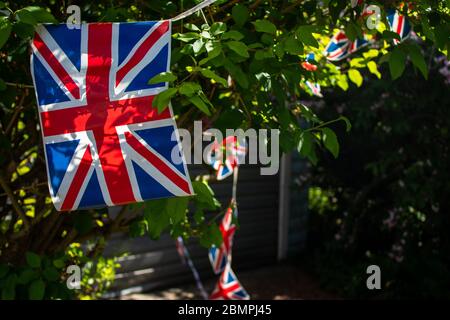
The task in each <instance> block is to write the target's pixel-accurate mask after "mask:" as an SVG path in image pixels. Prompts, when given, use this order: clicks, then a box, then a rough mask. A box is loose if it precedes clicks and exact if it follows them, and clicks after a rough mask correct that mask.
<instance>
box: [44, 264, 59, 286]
mask: <svg viewBox="0 0 450 320" xmlns="http://www.w3.org/2000/svg"><path fill="white" fill-rule="evenodd" d="M42 274H43V275H44V277H45V279H46V280H48V281H51V282H55V281H56V280H58V279H59V272H58V270H56V269H55V268H54V267H52V266H49V267H47V268H45V269H44V271H43V272H42Z"/></svg>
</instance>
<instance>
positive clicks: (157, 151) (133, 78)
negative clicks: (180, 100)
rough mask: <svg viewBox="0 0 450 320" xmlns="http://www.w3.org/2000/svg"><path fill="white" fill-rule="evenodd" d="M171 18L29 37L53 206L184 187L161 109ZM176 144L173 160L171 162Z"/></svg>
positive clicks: (178, 192) (183, 191)
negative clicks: (158, 99)
mask: <svg viewBox="0 0 450 320" xmlns="http://www.w3.org/2000/svg"><path fill="white" fill-rule="evenodd" d="M170 37H171V23H170V21H159V22H135V23H89V24H82V25H81V28H80V29H68V28H67V26H66V25H65V24H60V25H40V26H38V27H37V28H36V32H35V35H34V39H33V41H32V43H31V47H32V55H31V72H32V75H33V81H34V85H35V91H36V98H37V102H38V110H39V115H40V121H41V129H42V135H43V142H44V151H45V154H46V159H47V174H48V180H49V189H50V194H51V197H52V200H53V203H54V205H55V207H56V209H57V210H61V211H65V210H74V209H79V208H89V207H102V206H112V205H121V204H126V203H132V202H137V201H143V200H147V199H154V198H165V197H172V196H187V195H190V194H192V193H193V191H192V186H191V182H190V179H189V174H188V171H187V168H186V163H185V161H184V159H182V152H181V145H180V141H179V137H178V134H177V129H176V123H175V121H174V119H173V115H172V109H171V107H170V106H168V108H166V109H165V110H164V111H163V112H161V113H160V114H158V112H157V110H156V109H154V108H153V107H152V101H153V99H154V97H155V95H157V94H158V93H160V92H162V91H164V90H166V89H167V83H158V84H148V80H149V79H151V78H152V77H154V76H155V75H157V74H159V73H161V72H164V71H168V70H169V67H170ZM173 150H175V151H176V152H178V153H179V155H180V158H181V159H182V160H181V161H180V159H172V157H171V153H172V151H173Z"/></svg>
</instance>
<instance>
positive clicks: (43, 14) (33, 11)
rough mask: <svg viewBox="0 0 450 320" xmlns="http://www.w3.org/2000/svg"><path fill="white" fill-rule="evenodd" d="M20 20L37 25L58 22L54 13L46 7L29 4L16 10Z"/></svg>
mask: <svg viewBox="0 0 450 320" xmlns="http://www.w3.org/2000/svg"><path fill="white" fill-rule="evenodd" d="M15 15H16V18H17V19H18V21H21V22H23V23H27V24H31V25H36V24H38V23H57V22H58V21H57V20H56V19H55V17H53V15H52V14H51V13H50V12H48V11H47V10H45V9H44V8H41V7H37V6H29V7H25V8H22V9H20V10H18V11H16V12H15Z"/></svg>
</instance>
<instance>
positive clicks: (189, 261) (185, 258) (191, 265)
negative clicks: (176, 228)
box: [176, 237, 208, 300]
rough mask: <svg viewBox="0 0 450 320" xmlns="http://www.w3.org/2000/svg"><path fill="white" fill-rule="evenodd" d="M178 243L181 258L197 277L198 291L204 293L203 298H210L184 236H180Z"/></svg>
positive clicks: (195, 277)
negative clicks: (185, 243)
mask: <svg viewBox="0 0 450 320" xmlns="http://www.w3.org/2000/svg"><path fill="white" fill-rule="evenodd" d="M176 245H177V249H178V250H177V251H178V254H179V255H180V258H181V259H182V260H183V262H184V263H185V264H187V265H188V266H189V268H190V269H191V272H192V275H193V276H194V279H195V284H196V285H197V289H198V291H200V294H201V295H202V298H203V299H204V300H208V294H207V293H206V290H205V288H204V287H203V283H202V280H201V279H200V275H199V274H198V271H197V268H195V265H194V262H193V261H192V259H191V255H190V254H189V251H188V249H187V248H186V246H185V245H184V241H183V238H182V237H178V238H177V240H176Z"/></svg>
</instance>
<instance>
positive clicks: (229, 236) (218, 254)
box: [208, 206, 237, 274]
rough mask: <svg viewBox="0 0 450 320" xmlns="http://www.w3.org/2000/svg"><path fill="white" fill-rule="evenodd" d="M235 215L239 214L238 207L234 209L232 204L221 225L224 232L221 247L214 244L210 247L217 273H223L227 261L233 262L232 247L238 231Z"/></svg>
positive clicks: (212, 262) (210, 259)
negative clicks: (234, 221)
mask: <svg viewBox="0 0 450 320" xmlns="http://www.w3.org/2000/svg"><path fill="white" fill-rule="evenodd" d="M233 216H235V217H236V216H237V208H236V206H235V207H234V210H233V209H232V208H231V206H230V207H229V208H228V209H227V211H226V212H225V215H224V216H223V219H222V222H221V223H220V225H219V229H220V232H221V233H222V239H223V242H222V244H221V245H220V247H216V246H213V247H211V248H210V249H209V254H208V256H209V261H210V262H211V266H212V268H213V271H214V273H215V274H219V273H221V272H222V271H223V270H224V268H225V266H226V265H227V263H230V262H231V248H232V246H233V237H234V233H235V232H236V225H235V224H234V223H233Z"/></svg>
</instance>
